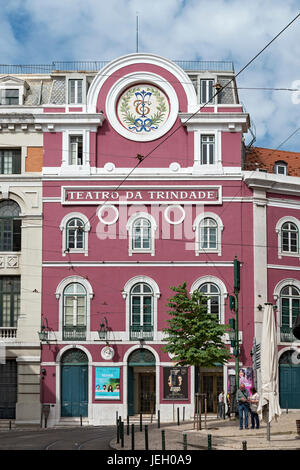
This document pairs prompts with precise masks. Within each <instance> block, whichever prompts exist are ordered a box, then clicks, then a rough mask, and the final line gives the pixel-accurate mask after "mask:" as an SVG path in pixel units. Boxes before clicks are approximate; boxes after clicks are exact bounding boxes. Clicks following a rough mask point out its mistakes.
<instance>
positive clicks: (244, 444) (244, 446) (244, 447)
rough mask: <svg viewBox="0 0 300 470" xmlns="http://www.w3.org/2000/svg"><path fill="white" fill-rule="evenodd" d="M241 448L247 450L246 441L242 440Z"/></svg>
mask: <svg viewBox="0 0 300 470" xmlns="http://www.w3.org/2000/svg"><path fill="white" fill-rule="evenodd" d="M243 450H247V441H243Z"/></svg>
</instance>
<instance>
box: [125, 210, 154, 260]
mask: <svg viewBox="0 0 300 470" xmlns="http://www.w3.org/2000/svg"><path fill="white" fill-rule="evenodd" d="M138 219H146V220H148V221H149V222H150V224H151V247H150V249H144V248H141V249H134V248H133V247H132V242H133V225H134V222H135V221H136V220H138ZM156 229H157V223H156V220H155V219H154V217H153V216H152V215H151V214H148V213H147V212H135V213H134V214H132V215H131V216H130V217H129V219H128V221H127V224H126V230H127V232H128V243H129V244H128V254H129V256H132V255H133V254H138V253H150V254H151V256H154V255H155V232H156Z"/></svg>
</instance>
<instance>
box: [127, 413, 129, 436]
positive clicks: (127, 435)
mask: <svg viewBox="0 0 300 470" xmlns="http://www.w3.org/2000/svg"><path fill="white" fill-rule="evenodd" d="M127 436H129V416H128V415H127Z"/></svg>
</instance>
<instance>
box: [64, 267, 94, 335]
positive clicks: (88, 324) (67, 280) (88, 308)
mask: <svg viewBox="0 0 300 470" xmlns="http://www.w3.org/2000/svg"><path fill="white" fill-rule="evenodd" d="M72 283H78V284H82V285H83V286H84V287H85V290H86V341H89V340H90V339H91V331H90V328H91V300H92V298H93V297H94V292H93V289H92V286H91V284H90V283H89V281H88V280H87V279H85V278H83V277H81V276H68V277H66V278H64V279H63V280H62V281H61V282H60V283H59V284H58V286H57V288H56V292H55V297H56V299H57V300H58V308H59V320H58V330H57V331H56V332H55V339H57V340H58V341H62V338H63V327H64V323H63V322H64V311H63V309H64V295H63V294H64V290H65V288H66V287H67V286H68V285H69V284H72ZM68 342H71V341H68ZM72 342H74V340H72ZM80 342H82V340H80Z"/></svg>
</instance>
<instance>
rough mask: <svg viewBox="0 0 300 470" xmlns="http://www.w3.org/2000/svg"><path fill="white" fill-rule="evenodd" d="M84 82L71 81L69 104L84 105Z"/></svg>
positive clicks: (78, 80)
mask: <svg viewBox="0 0 300 470" xmlns="http://www.w3.org/2000/svg"><path fill="white" fill-rule="evenodd" d="M82 82H83V80H80V79H71V80H69V104H81V103H82Z"/></svg>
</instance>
